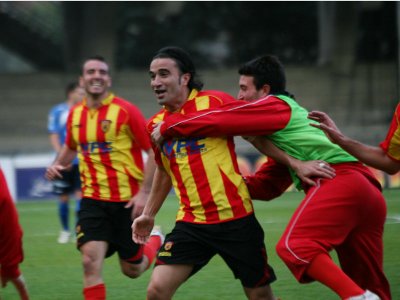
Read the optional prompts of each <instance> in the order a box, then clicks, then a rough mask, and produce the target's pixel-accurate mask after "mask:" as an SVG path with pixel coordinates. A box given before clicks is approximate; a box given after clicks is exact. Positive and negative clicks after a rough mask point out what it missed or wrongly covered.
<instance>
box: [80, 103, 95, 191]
mask: <svg viewBox="0 0 400 300" xmlns="http://www.w3.org/2000/svg"><path fill="white" fill-rule="evenodd" d="M89 113H90V112H89V110H88V109H87V108H86V107H85V108H84V109H83V110H82V113H81V117H80V127H79V143H80V144H81V145H87V143H88V141H87V135H86V127H87V122H88V115H89ZM82 155H83V159H84V161H85V163H86V165H87V166H88V168H89V173H90V177H91V179H92V181H91V187H92V188H93V194H92V195H93V196H94V197H99V195H100V192H99V184H98V182H97V176H96V173H97V172H96V169H95V168H94V166H93V163H92V160H91V159H90V153H88V152H85V151H84V149H82ZM85 191H86V188H83V189H82V192H83V194H84V193H85Z"/></svg>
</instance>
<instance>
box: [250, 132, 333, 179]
mask: <svg viewBox="0 0 400 300" xmlns="http://www.w3.org/2000/svg"><path fill="white" fill-rule="evenodd" d="M247 139H248V138H247ZM248 140H249V139H248ZM249 141H250V142H251V143H252V144H253V146H254V147H256V148H257V149H258V150H259V151H260V152H261V153H263V154H264V155H266V156H267V157H271V158H272V159H274V160H275V161H276V162H278V163H280V164H283V165H285V166H287V167H289V168H291V169H292V170H293V171H295V172H296V174H297V176H298V177H299V178H300V180H301V181H302V182H304V183H305V184H308V185H311V186H315V185H316V182H315V181H314V179H315V178H327V179H332V178H333V177H335V170H334V169H333V168H332V167H331V166H330V165H329V164H328V163H326V162H324V161H322V160H311V161H301V160H298V159H296V158H294V157H292V156H290V155H289V154H287V153H286V152H284V151H282V150H281V149H279V148H278V147H276V146H275V145H274V144H273V143H272V142H271V141H270V140H268V139H267V138H265V137H252V138H251V140H249Z"/></svg>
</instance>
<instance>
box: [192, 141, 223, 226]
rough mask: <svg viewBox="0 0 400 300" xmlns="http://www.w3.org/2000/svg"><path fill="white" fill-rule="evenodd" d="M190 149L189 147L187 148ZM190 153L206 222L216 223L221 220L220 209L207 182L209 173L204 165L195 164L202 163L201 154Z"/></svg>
mask: <svg viewBox="0 0 400 300" xmlns="http://www.w3.org/2000/svg"><path fill="white" fill-rule="evenodd" d="M186 148H188V146H186ZM186 151H187V153H189V156H188V158H189V166H190V170H191V171H192V174H193V179H194V181H195V183H196V189H197V192H198V193H199V197H200V201H201V204H202V206H203V207H204V212H205V218H206V222H211V221H212V222H215V221H216V220H219V215H218V208H217V205H216V204H215V202H214V197H213V195H212V193H211V189H210V184H209V182H208V180H207V173H206V170H205V168H204V165H203V164H201V165H200V164H195V163H194V162H195V161H199V162H200V161H201V160H202V159H201V153H194V154H193V153H190V152H191V151H190V149H186Z"/></svg>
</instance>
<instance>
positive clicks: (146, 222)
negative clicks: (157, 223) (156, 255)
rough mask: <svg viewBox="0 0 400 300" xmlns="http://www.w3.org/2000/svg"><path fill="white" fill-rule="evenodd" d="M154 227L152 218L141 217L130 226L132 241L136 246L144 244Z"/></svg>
mask: <svg viewBox="0 0 400 300" xmlns="http://www.w3.org/2000/svg"><path fill="white" fill-rule="evenodd" d="M153 227H154V218H152V217H149V216H147V215H141V216H140V217H138V218H136V219H135V220H134V221H133V224H132V240H133V241H134V242H135V243H137V244H145V243H146V242H147V240H148V239H149V237H150V233H151V230H152V229H153Z"/></svg>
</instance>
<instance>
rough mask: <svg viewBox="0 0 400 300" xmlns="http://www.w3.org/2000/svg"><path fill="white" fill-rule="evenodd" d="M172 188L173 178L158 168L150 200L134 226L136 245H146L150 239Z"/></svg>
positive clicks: (133, 236)
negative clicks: (156, 220) (159, 213)
mask: <svg viewBox="0 0 400 300" xmlns="http://www.w3.org/2000/svg"><path fill="white" fill-rule="evenodd" d="M171 186H172V184H171V178H170V177H169V175H168V173H167V172H166V171H165V170H164V169H163V168H162V167H161V166H158V167H157V169H156V171H155V174H154V178H153V185H152V188H151V192H150V196H149V199H148V200H147V202H146V205H145V207H144V209H143V212H142V214H141V215H140V216H139V217H138V218H136V219H135V220H134V221H133V224H132V240H133V241H134V242H135V243H138V244H145V243H146V242H147V240H148V239H149V237H150V233H151V230H152V229H153V226H154V219H155V217H156V214H157V212H158V211H159V210H160V208H161V206H162V204H163V203H164V200H165V198H166V197H167V195H168V193H169V191H170V190H171Z"/></svg>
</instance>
